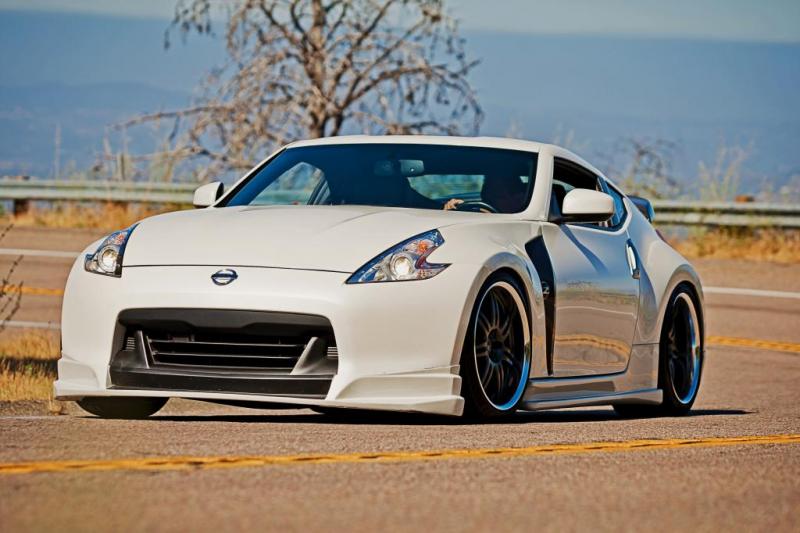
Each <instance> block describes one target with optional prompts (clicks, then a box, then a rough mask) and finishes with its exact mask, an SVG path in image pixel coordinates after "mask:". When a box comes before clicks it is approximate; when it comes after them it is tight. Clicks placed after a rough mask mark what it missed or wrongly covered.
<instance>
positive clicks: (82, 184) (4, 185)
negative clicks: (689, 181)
mask: <svg viewBox="0 0 800 533" xmlns="http://www.w3.org/2000/svg"><path fill="white" fill-rule="evenodd" d="M197 186H198V184H195V183H157V182H125V181H52V180H24V179H19V178H0V200H11V201H12V202H14V211H15V213H19V212H21V211H24V210H25V209H27V207H28V205H29V203H30V202H31V201H51V202H54V201H77V202H119V203H129V202H130V203H132V202H137V203H155V204H190V203H191V202H192V194H193V192H194V189H195V188H196V187H197ZM653 207H654V209H655V212H656V217H655V222H656V224H657V225H673V226H728V227H776V228H787V229H800V206H798V205H793V204H766V203H755V202H744V203H736V202H685V201H678V200H655V201H653Z"/></svg>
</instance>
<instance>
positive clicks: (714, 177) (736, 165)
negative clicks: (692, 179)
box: [698, 143, 752, 202]
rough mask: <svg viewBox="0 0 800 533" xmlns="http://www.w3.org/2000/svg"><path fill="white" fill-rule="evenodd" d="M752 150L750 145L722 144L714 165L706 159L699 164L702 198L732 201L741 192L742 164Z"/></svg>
mask: <svg viewBox="0 0 800 533" xmlns="http://www.w3.org/2000/svg"><path fill="white" fill-rule="evenodd" d="M751 152H752V143H751V144H750V146H747V147H743V146H726V145H724V144H723V145H721V146H720V147H719V148H718V149H717V157H716V159H715V160H714V163H713V165H711V166H709V165H707V164H706V163H705V161H700V163H699V165H698V177H699V189H700V190H699V192H700V198H702V199H703V200H711V201H719V202H724V201H732V200H733V199H734V198H735V197H736V195H737V193H738V192H739V185H740V183H741V180H742V165H743V164H744V162H745V160H747V158H748V157H749V156H750V153H751Z"/></svg>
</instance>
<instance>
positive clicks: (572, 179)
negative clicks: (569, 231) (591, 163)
mask: <svg viewBox="0 0 800 533" xmlns="http://www.w3.org/2000/svg"><path fill="white" fill-rule="evenodd" d="M572 189H592V190H595V191H602V190H603V187H602V185H601V184H600V181H599V179H598V177H597V176H596V175H595V174H594V173H593V172H591V171H589V170H587V169H585V168H583V167H582V166H580V165H577V164H575V163H573V162H572V161H567V160H566V159H560V158H556V159H555V161H554V166H553V189H552V191H551V197H550V214H551V215H554V216H560V215H561V207H562V205H563V204H564V197H565V196H566V195H567V193H568V192H569V191H571V190H572ZM585 225H586V226H604V224H585Z"/></svg>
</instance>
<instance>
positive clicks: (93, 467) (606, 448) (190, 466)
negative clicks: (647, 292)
mask: <svg viewBox="0 0 800 533" xmlns="http://www.w3.org/2000/svg"><path fill="white" fill-rule="evenodd" d="M753 444H761V445H764V444H800V434H793V435H763V436H762V435H752V436H743V437H709V438H702V439H668V440H630V441H625V442H589V443H583V444H546V445H541V446H529V447H526V448H489V449H460V450H459V449H456V450H438V451H397V452H375V453H345V454H308V455H260V456H259V455H257V456H199V457H191V456H189V457H149V458H138V459H116V460H113V459H111V460H96V461H91V460H90V461H36V462H28V463H0V475H3V474H6V475H9V474H32V473H37V472H100V471H115V470H147V471H154V470H155V471H163V470H206V469H217V468H245V467H266V466H293V465H313V464H331V463H384V462H389V463H392V462H411V461H439V460H447V459H487V458H495V457H534V456H548V455H577V454H586V453H608V452H635V451H645V450H664V449H685V448H708V447H719V446H742V445H753Z"/></svg>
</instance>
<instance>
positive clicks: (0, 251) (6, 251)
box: [0, 248, 80, 259]
mask: <svg viewBox="0 0 800 533" xmlns="http://www.w3.org/2000/svg"><path fill="white" fill-rule="evenodd" d="M79 253H80V252H64V251H61V250H34V249H28V248H0V255H24V256H28V257H66V258H69V259H75V258H76V257H78V254H79Z"/></svg>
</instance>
